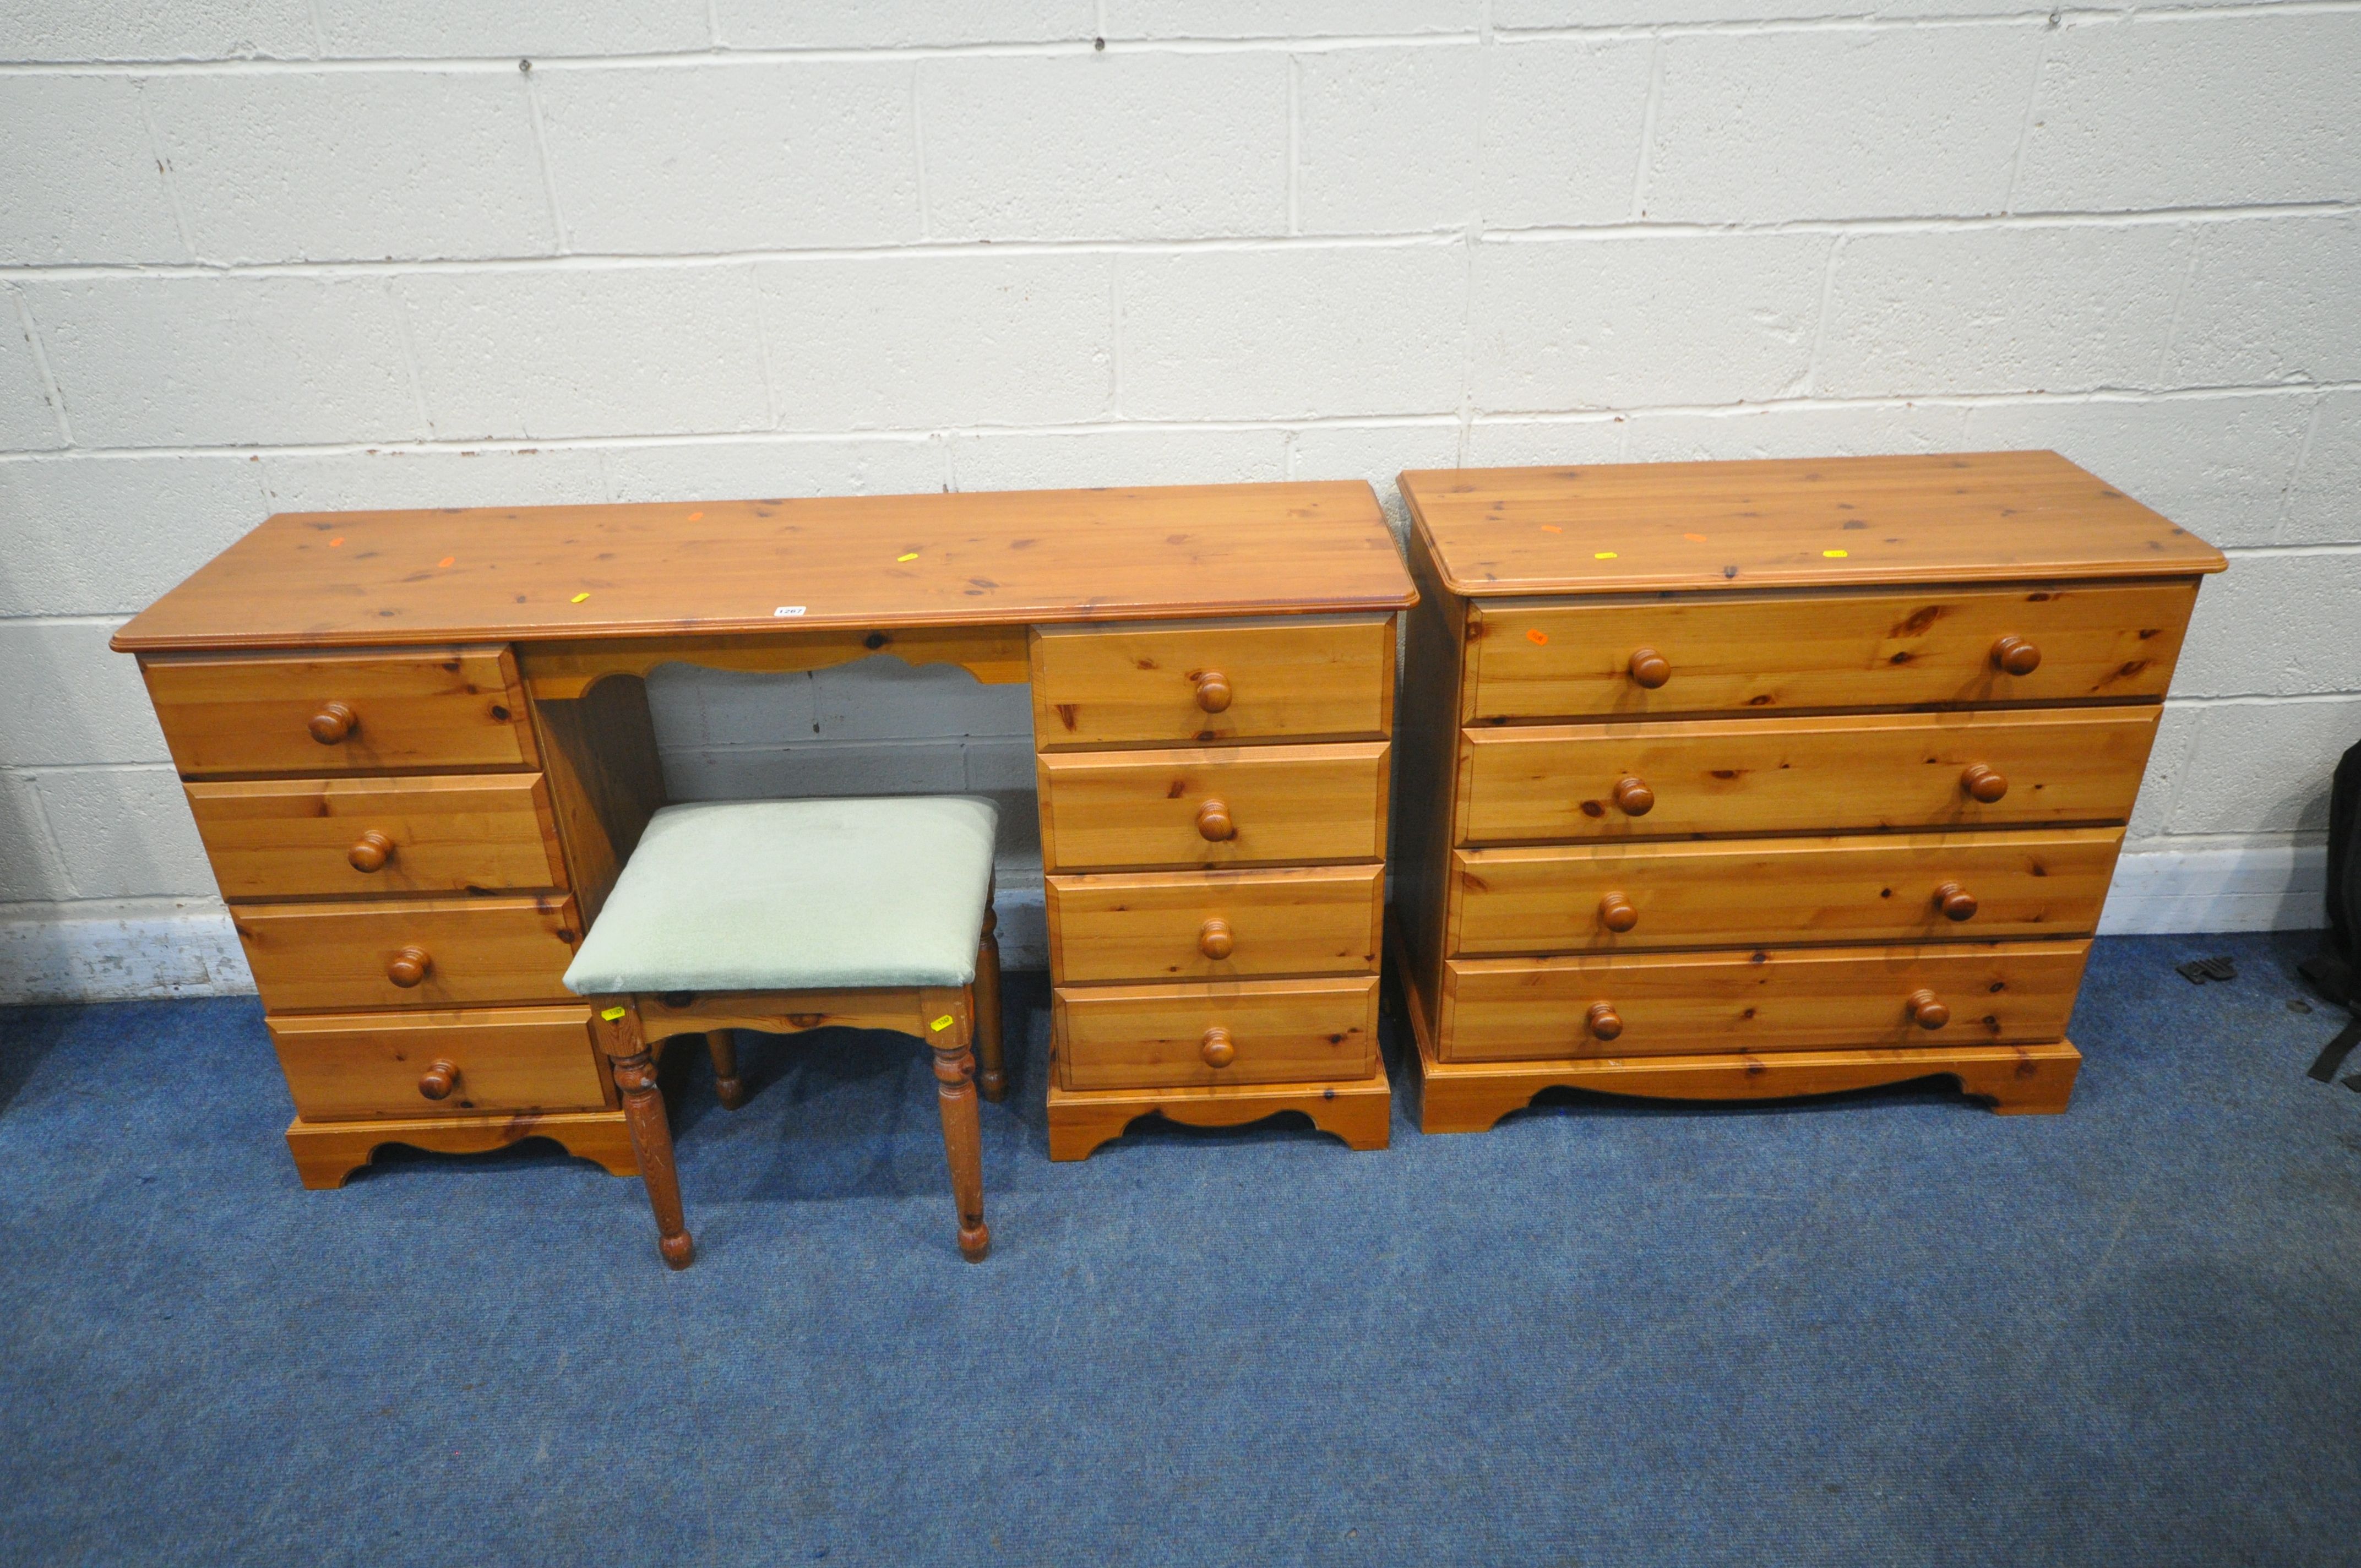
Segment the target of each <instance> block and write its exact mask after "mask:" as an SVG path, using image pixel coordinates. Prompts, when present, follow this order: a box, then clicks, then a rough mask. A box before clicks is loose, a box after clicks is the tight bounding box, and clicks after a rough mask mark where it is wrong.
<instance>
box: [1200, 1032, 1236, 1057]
mask: <svg viewBox="0 0 2361 1568" xmlns="http://www.w3.org/2000/svg"><path fill="white" fill-rule="evenodd" d="M1197 1054H1198V1055H1199V1056H1201V1057H1202V1058H1205V1065H1206V1066H1207V1067H1227V1066H1229V1065H1230V1064H1231V1063H1232V1062H1234V1061H1235V1060H1237V1059H1238V1047H1237V1046H1236V1044H1235V1042H1233V1041H1232V1040H1231V1038H1230V1032H1229V1031H1228V1030H1227V1029H1224V1028H1223V1027H1222V1026H1221V1025H1219V1024H1216V1025H1213V1027H1212V1028H1210V1029H1208V1030H1206V1031H1205V1037H1204V1038H1203V1039H1202V1040H1201V1041H1199V1042H1198V1045H1197Z"/></svg>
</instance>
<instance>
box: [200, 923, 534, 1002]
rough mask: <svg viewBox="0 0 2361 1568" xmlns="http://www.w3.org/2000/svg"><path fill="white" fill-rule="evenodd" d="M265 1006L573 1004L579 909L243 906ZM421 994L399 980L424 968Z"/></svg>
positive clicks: (249, 952) (241, 931)
mask: <svg viewBox="0 0 2361 1568" xmlns="http://www.w3.org/2000/svg"><path fill="white" fill-rule="evenodd" d="M230 917H231V918H232V920H233V921H235V922H236V926H237V934H238V936H239V938H242V939H243V940H244V941H245V943H246V956H247V961H248V962H249V963H251V964H252V965H253V966H254V979H255V983H256V985H257V986H258V988H259V989H260V991H261V992H262V1001H263V1005H264V1006H266V1007H268V1008H269V1009H270V1011H272V1012H274V1013H278V1012H294V1011H299V1010H302V1009H306V1008H352V1007H403V1008H421V1007H451V1006H456V1005H465V1004H472V1003H484V1002H540V1001H544V1000H548V1001H556V1000H559V999H561V998H565V997H566V995H567V992H566V987H565V985H564V984H562V983H561V981H563V980H564V978H565V975H566V966H567V965H568V964H570V963H571V962H573V961H574V946H575V943H576V942H577V940H578V939H579V937H580V933H581V927H580V926H579V925H577V923H576V922H577V916H576V912H575V907H574V900H573V899H571V898H569V897H566V896H565V895H564V894H550V895H548V896H546V897H542V898H429V899H418V900H414V901H411V900H405V901H403V902H401V903H377V902H371V903H368V904H282V905H268V904H266V905H253V904H248V905H237V906H236V907H234V908H233V909H231V911H230ZM417 954H423V955H424V958H423V974H420V975H419V977H418V978H417V979H416V981H414V982H413V983H411V984H407V985H405V984H402V983H401V982H400V981H397V980H396V979H395V978H394V977H395V975H396V974H397V973H401V974H403V975H404V977H405V978H406V977H407V975H408V973H409V972H410V971H411V970H415V969H416V968H417V967H418V963H419V960H418V959H417V958H416V956H415V955H417Z"/></svg>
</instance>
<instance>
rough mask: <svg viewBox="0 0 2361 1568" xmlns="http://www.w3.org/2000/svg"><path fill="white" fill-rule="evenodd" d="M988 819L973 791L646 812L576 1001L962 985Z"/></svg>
mask: <svg viewBox="0 0 2361 1568" xmlns="http://www.w3.org/2000/svg"><path fill="white" fill-rule="evenodd" d="M998 821H999V813H998V811H997V810H995V809H994V806H993V804H992V802H990V801H988V800H981V799H977V798H975V797H974V796H972V795H905V796H899V797H894V798H887V799H870V800H723V801H712V802H708V803H704V804H699V805H693V806H665V807H664V809H663V810H661V811H659V812H657V813H656V814H655V816H653V817H651V818H649V821H648V828H647V831H646V832H645V833H643V834H642V835H641V837H640V845H639V848H638V849H636V850H632V851H631V860H630V861H629V862H628V863H626V864H625V865H624V867H623V874H622V875H621V876H620V878H618V879H617V880H616V883H615V891H614V892H613V893H612V894H609V895H608V898H607V904H606V907H604V908H603V909H601V910H599V912H598V921H597V923H596V924H594V925H593V926H592V927H590V933H589V935H588V936H587V937H585V938H582V946H581V947H580V948H578V949H577V951H576V952H575V955H574V964H573V967H572V968H570V969H568V970H566V989H567V990H568V991H571V992H574V993H575V994H576V995H577V996H611V995H617V994H620V993H621V992H646V991H821V990H829V989H832V988H837V987H874V986H913V985H939V986H952V985H965V984H967V983H968V982H969V981H972V980H973V979H974V978H975V949H976V942H977V938H978V936H979V934H980V933H981V931H982V928H983V911H984V906H985V905H986V903H987V902H988V901H989V900H990V898H991V896H992V845H993V837H994V828H996V827H997V826H998Z"/></svg>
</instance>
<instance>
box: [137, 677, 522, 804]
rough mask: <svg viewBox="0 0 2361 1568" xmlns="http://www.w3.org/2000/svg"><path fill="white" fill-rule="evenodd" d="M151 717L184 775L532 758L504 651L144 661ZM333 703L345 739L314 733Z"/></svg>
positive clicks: (475, 764)
mask: <svg viewBox="0 0 2361 1568" xmlns="http://www.w3.org/2000/svg"><path fill="white" fill-rule="evenodd" d="M140 671H141V673H142V674H144V675H146V677H147V680H148V696H149V698H150V699H151V700H152V701H153V702H154V703H155V705H156V718H157V720H158V722H159V723H160V724H161V725H162V726H163V728H164V739H165V740H166V742H167V743H168V744H169V745H170V747H171V750H172V762H173V764H174V765H175V766H176V767H178V768H179V769H180V771H181V773H182V774H184V775H194V774H200V773H343V772H346V771H347V770H349V771H354V772H362V773H379V772H384V771H387V770H389V769H400V768H497V767H503V766H512V767H527V766H530V765H532V764H533V762H536V761H537V760H538V759H537V758H536V756H535V754H534V752H533V730H532V726H531V722H530V720H529V719H528V718H526V715H525V701H524V693H523V690H522V688H521V687H520V686H519V685H518V683H517V670H516V661H515V660H514V658H512V657H511V655H510V653H509V651H508V650H507V649H505V648H485V647H474V648H444V649H438V650H435V651H434V652H401V651H387V652H379V653H367V654H345V653H320V654H313V655H308V656H289V657H269V658H214V659H160V658H159V659H143V660H142V661H140ZM330 704H339V705H342V707H344V709H345V710H346V712H347V713H349V714H350V716H351V718H352V720H353V722H352V729H351V731H350V733H349V734H347V735H346V737H345V738H344V739H342V740H335V741H331V742H323V741H322V740H319V739H318V738H317V737H315V736H314V735H313V732H312V729H311V725H312V722H313V719H314V718H317V717H318V716H319V715H320V714H321V713H322V711H323V710H324V708H326V707H327V706H328V705H330Z"/></svg>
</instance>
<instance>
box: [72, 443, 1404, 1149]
mask: <svg viewBox="0 0 2361 1568" xmlns="http://www.w3.org/2000/svg"><path fill="white" fill-rule="evenodd" d="M1415 601H1416V595H1415V593H1414V591H1413V590H1412V589H1411V584H1410V580H1409V576H1408V574H1407V572H1406V571H1405V569H1404V566H1403V564H1402V561H1401V558H1400V553H1399V551H1398V550H1397V548H1396V545H1395V543H1394V541H1393V538H1392V536H1391V535H1390V534H1389V532H1388V531H1387V528H1386V524H1385V520H1384V517H1383V514H1382V513H1381V512H1380V510H1378V504H1377V499H1376V497H1375V495H1374V494H1373V493H1372V492H1371V491H1370V489H1369V488H1368V486H1367V485H1366V484H1359V483H1341V484H1275V485H1233V486H1211V487H1195V488H1154V489H1130V490H1091V491H1043V492H1031V493H1022V492H1016V493H999V494H976V495H923V496H904V497H873V498H850V499H797V500H752V501H736V502H712V501H707V502H688V503H680V504H642V505H618V506H592V507H548V508H530V509H517V510H503V509H477V510H439V511H393V512H353V513H329V514H310V515H302V514H291V515H282V516H278V517H273V518H271V519H269V521H266V522H264V523H263V524H262V525H261V526H260V527H258V528H257V529H256V530H255V531H254V532H252V533H250V534H248V535H247V536H246V537H245V538H244V539H242V540H240V541H238V543H236V544H234V545H232V546H231V547H230V548H229V549H228V550H226V551H225V552H223V553H222V554H220V555H219V556H217V557H216V558H215V559H214V560H213V561H212V562H211V563H209V564H208V565H205V566H203V568H201V569H200V570H198V571H197V572H196V573H195V574H194V575H193V576H191V577H190V578H189V579H188V580H187V581H186V582H184V583H182V584H181V586H180V587H176V588H174V589H173V590H172V591H171V592H170V593H169V594H167V595H166V596H165V597H164V598H162V599H160V600H159V601H158V602H157V603H156V604H155V605H153V606H152V607H150V608H149V609H148V610H146V611H145V612H143V613H142V614H141V615H139V616H138V617H137V619H135V620H132V621H131V622H129V623H128V624H127V625H126V626H125V627H124V628H123V629H122V630H120V631H119V632H117V633H116V635H115V640H114V646H115V649H116V650H117V651H119V652H128V653H133V654H136V655H137V657H138V659H139V663H140V668H141V671H142V673H143V674H144V676H145V678H146V680H147V683H148V692H149V696H151V698H152V699H153V701H154V703H155V707H156V713H157V717H158V718H159V720H160V721H161V723H162V725H163V729H164V734H165V737H166V740H168V742H169V744H170V749H171V753H172V759H173V762H174V764H175V766H176V768H177V769H178V771H179V773H180V775H181V779H182V781H183V783H184V784H185V786H186V789H187V793H188V798H189V803H190V807H191V810H192V812H193V814H194V816H195V817H196V822H197V826H198V829H199V832H200V834H201V835H202V837H203V840H204V844H205V849H206V852H207V854H208V856H209V857H210V859H211V861H212V864H213V868H214V874H215V876H216V878H217V879H218V881H219V883H220V885H221V890H222V894H223V897H224V898H225V900H227V901H228V903H229V905H230V910H231V914H232V916H233V918H234V919H235V921H236V926H237V929H238V932H239V935H240V937H241V938H242V940H243V941H244V943H245V946H246V949H247V955H248V957H249V958H250V959H251V960H252V963H253V968H254V973H255V979H256V981H257V982H258V987H259V989H260V992H261V994H262V1000H263V1003H264V1007H265V1011H266V1014H267V1017H268V1022H269V1028H270V1033H271V1036H272V1040H273V1043H274V1044H275V1045H276V1047H277V1048H278V1052H279V1057H280V1064H281V1066H282V1068H283V1069H285V1072H286V1076H287V1082H288V1087H289V1089H290V1091H291V1094H292V1096H293V1099H294V1102H295V1104H296V1108H297V1112H298V1114H297V1116H296V1119H295V1120H294V1122H293V1123H292V1124H291V1125H290V1126H289V1128H288V1132H287V1139H288V1145H289V1146H290V1148H291V1150H292V1151H293V1154H294V1157H295V1163H296V1167H297V1169H298V1171H299V1173H300V1174H301V1176H302V1179H303V1182H304V1184H305V1185H306V1186H310V1187H335V1186H339V1185H341V1184H342V1183H343V1182H344V1180H345V1179H346V1176H348V1175H349V1174H350V1173H351V1171H353V1170H354V1169H356V1168H359V1167H361V1166H364V1165H366V1164H368V1162H369V1160H370V1159H371V1158H372V1157H373V1156H374V1154H375V1152H376V1150H377V1149H378V1148H379V1147H380V1146H384V1145H387V1144H404V1145H411V1146H418V1147H423V1148H428V1149H434V1150H441V1151H445V1152H468V1151H476V1150H483V1149H489V1148H496V1147H500V1146H505V1145H508V1144H511V1143H514V1142H516V1141H518V1140H520V1139H522V1138H528V1137H547V1138H552V1139H555V1141H556V1142H558V1143H559V1144H561V1145H563V1146H566V1148H567V1149H569V1150H570V1151H572V1152H573V1153H575V1154H577V1155H579V1156H582V1157H588V1158H590V1159H594V1160H597V1161H598V1162H599V1163H601V1164H603V1165H604V1166H605V1167H606V1168H608V1169H609V1170H611V1171H614V1172H616V1173H617V1174H631V1173H634V1172H636V1170H637V1166H636V1164H635V1162H634V1160H633V1157H632V1155H631V1142H630V1137H629V1135H628V1133H627V1131H626V1129H625V1125H624V1118H623V1113H622V1111H621V1109H620V1106H619V1104H618V1103H617V1101H616V1096H615V1091H614V1089H613V1086H612V1084H611V1082H610V1081H609V1078H608V1075H607V1074H606V1073H605V1072H604V1071H603V1070H602V1067H601V1063H600V1060H599V1058H598V1052H597V1050H596V1048H595V1047H594V1045H593V1041H592V1034H591V1023H592V1021H591V1018H590V1014H589V1008H588V1004H587V1003H583V1002H581V1001H580V1000H578V999H577V998H575V997H573V996H571V995H569V994H567V993H566V991H565V990H564V988H563V987H562V986H561V985H560V984H559V983H558V981H559V977H560V976H561V975H562V974H563V973H564V972H565V970H566V964H567V962H568V960H569V959H570V957H571V955H572V952H573V949H574V947H575V945H576V943H577V940H578V939H579V938H580V936H581V933H582V932H583V931H584V930H586V929H587V928H588V923H589V922H590V921H591V920H592V919H593V918H595V917H596V916H597V914H598V907H599V905H600V902H601V901H602V900H603V899H604V898H605V896H606V895H607V893H608V891H609V889H610V887H611V886H612V885H613V883H614V880H615V876H616V873H617V869H618V868H619V867H620V864H621V863H622V861H624V859H625V858H626V857H627V856H628V855H629V854H630V852H631V847H632V845H633V844H634V843H635V842H636V841H637V839H638V835H639V833H640V830H641V828H642V826H643V825H644V824H645V822H646V821H647V818H648V817H649V815H650V814H651V813H652V812H653V810H654V809H655V808H656V807H657V806H660V805H662V804H664V781H663V775H662V772H661V770H660V767H659V765H658V759H657V754H656V745H655V738H654V733H653V727H652V725H651V722H650V718H649V712H648V704H647V695H646V688H645V685H644V678H645V676H646V674H647V673H648V672H649V671H650V670H651V669H653V667H655V666H656V665H659V664H662V663H669V662H686V663H695V664H700V665H708V666H715V667H720V668H727V669H732V670H757V671H802V670H811V669H818V668H821V667H825V666H828V665H832V664H838V663H847V662H850V661H852V660H856V659H862V658H867V657H869V656H871V655H873V654H876V653H890V654H892V655H895V656H896V657H898V658H901V659H903V660H905V661H907V662H908V663H913V664H922V663H955V664H959V665H961V666H963V667H964V668H966V669H967V670H969V671H970V672H972V674H974V675H975V676H976V678H977V679H979V680H982V681H986V682H1016V681H1029V682H1030V683H1031V685H1032V695H1033V707H1034V716H1035V741H1036V751H1037V764H1038V768H1037V771H1038V783H1039V787H1040V815H1041V842H1042V846H1043V854H1044V860H1045V862H1046V867H1047V873H1048V875H1047V904H1048V913H1049V939H1050V953H1051V965H1052V979H1053V981H1054V982H1055V990H1054V1001H1053V1014H1054V1023H1053V1029H1054V1043H1053V1046H1052V1065H1051V1069H1050V1079H1051V1082H1050V1084H1049V1129H1050V1152H1051V1155H1052V1157H1056V1158H1079V1157H1082V1156H1084V1155H1087V1154H1088V1153H1090V1151H1091V1150H1092V1149H1093V1148H1095V1147H1096V1146H1098V1145H1099V1144H1101V1143H1103V1142H1104V1141H1105V1140H1107V1139H1109V1138H1112V1137H1115V1136H1117V1135H1120V1134H1121V1133H1122V1132H1123V1130H1124V1129H1125V1128H1126V1126H1128V1125H1129V1124H1130V1123H1131V1122H1132V1121H1133V1120H1134V1119H1135V1118H1137V1117H1138V1116H1141V1115H1144V1114H1148V1113H1162V1114H1164V1115H1166V1116H1168V1117H1170V1118H1172V1119H1174V1120H1178V1121H1181V1122H1186V1123H1191V1124H1236V1123H1243V1122H1247V1121H1253V1120H1257V1119H1259V1118H1261V1117H1263V1116H1267V1115H1269V1114H1271V1113H1274V1112H1278V1111H1286V1110H1296V1111H1301V1112H1304V1113H1308V1114H1309V1115H1310V1116H1311V1118H1312V1121H1313V1122H1314V1124H1317V1125H1319V1126H1321V1127H1323V1128H1324V1129H1326V1130H1328V1131H1330V1132H1333V1133H1335V1134H1337V1135H1341V1136H1342V1137H1343V1138H1344V1139H1345V1141H1346V1142H1347V1143H1348V1144H1350V1145H1352V1146H1356V1147H1377V1146H1383V1145H1384V1143H1385V1141H1386V1131H1387V1124H1388V1118H1389V1107H1390V1098H1389V1090H1388V1084H1387V1079H1386V1073H1385V1068H1384V1065H1383V1063H1382V1061H1381V1060H1380V1058H1379V1057H1378V1049H1377V1008H1378V956H1379V951H1380V942H1381V931H1382V907H1383V898H1384V882H1385V878H1384V861H1385V853H1386V836H1387V805H1388V792H1389V772H1390V735H1391V730H1392V718H1393V694H1394V668H1395V664H1394V649H1395V636H1394V628H1395V617H1396V615H1397V614H1398V613H1399V612H1400V611H1401V610H1403V609H1406V608H1408V607H1409V606H1410V605H1411V604H1413V603H1414V602H1415ZM797 1022H798V1024H799V1025H804V1024H805V1021H803V1020H798V1021H797ZM828 1022H829V1019H828V1018H826V1017H814V1018H812V1019H810V1020H808V1023H807V1025H805V1026H811V1027H817V1026H819V1025H824V1024H826V1023H828ZM994 1065H995V1064H992V1063H986V1064H985V1067H986V1069H987V1086H988V1087H989V1076H990V1072H991V1069H993V1067H994Z"/></svg>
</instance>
